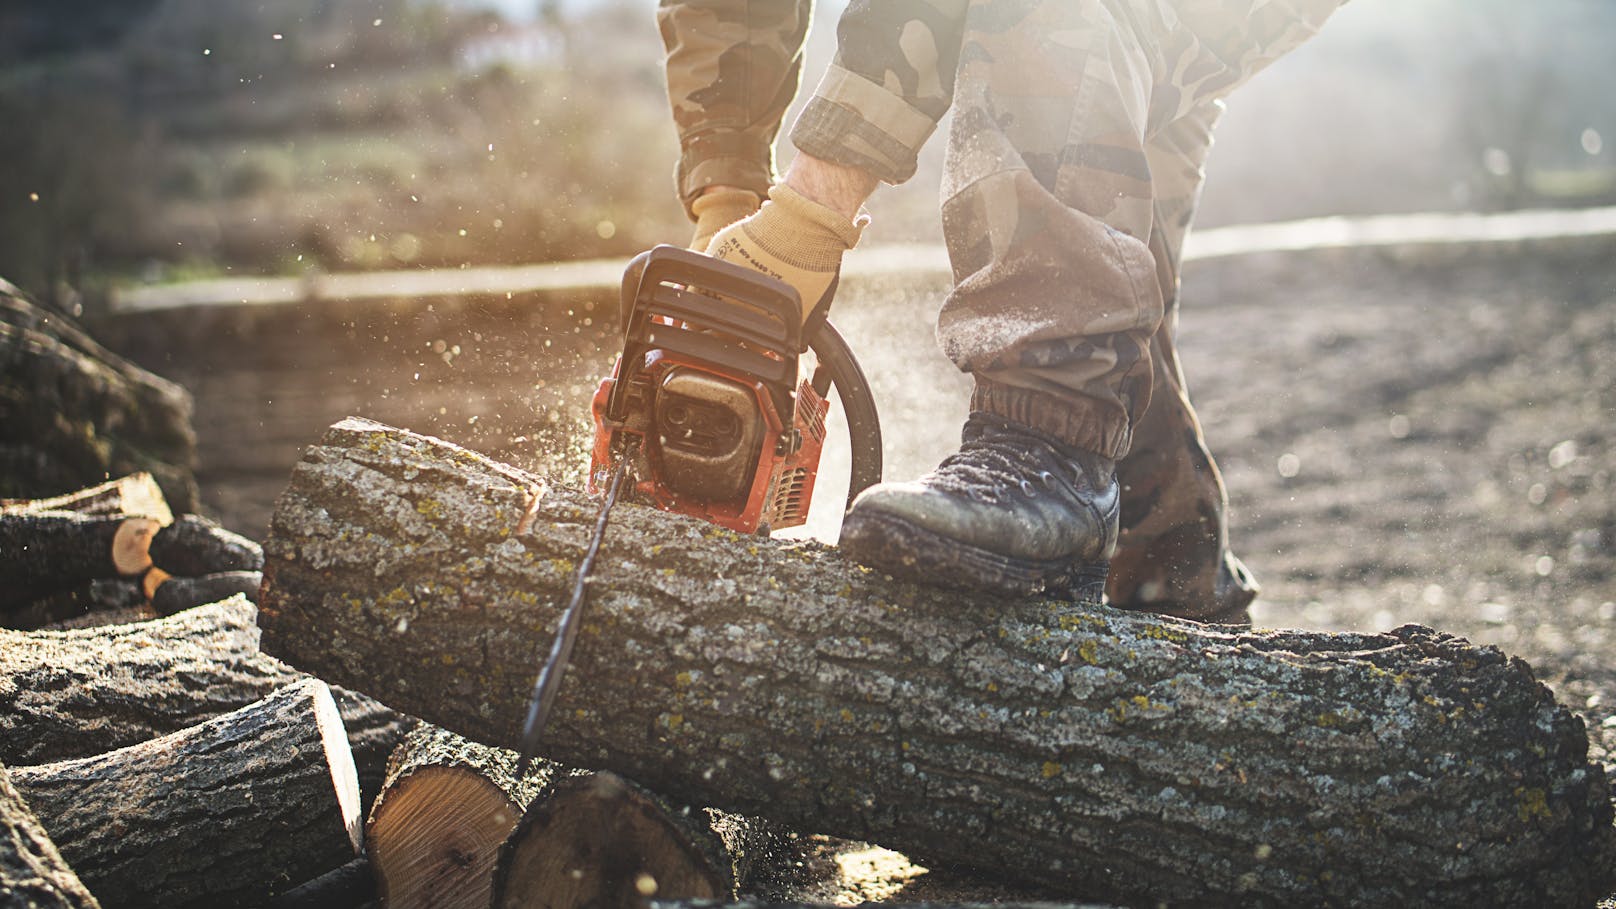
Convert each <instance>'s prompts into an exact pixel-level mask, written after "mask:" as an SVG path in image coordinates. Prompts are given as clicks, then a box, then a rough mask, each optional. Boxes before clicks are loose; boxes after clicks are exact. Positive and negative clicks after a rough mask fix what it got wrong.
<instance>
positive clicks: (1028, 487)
mask: <svg viewBox="0 0 1616 909" xmlns="http://www.w3.org/2000/svg"><path fill="white" fill-rule="evenodd" d="M1021 492H1022V494H1023V495H1025V496H1026V497H1027V498H1029V499H1031V498H1034V497H1035V493H1034V492H1033V488H1032V482H1031V481H1030V480H1028V479H1026V478H1025V477H1023V478H1022V480H1021Z"/></svg>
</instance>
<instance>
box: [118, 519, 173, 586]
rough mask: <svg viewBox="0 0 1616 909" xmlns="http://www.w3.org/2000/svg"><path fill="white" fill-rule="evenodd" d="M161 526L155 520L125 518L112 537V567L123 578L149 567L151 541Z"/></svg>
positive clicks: (150, 562) (150, 561)
mask: <svg viewBox="0 0 1616 909" xmlns="http://www.w3.org/2000/svg"><path fill="white" fill-rule="evenodd" d="M162 526H163V525H162V524H159V523H158V522H157V519H156V518H126V519H125V520H124V522H123V523H122V524H119V525H118V532H117V533H115V534H113V536H112V565H113V567H115V568H117V569H118V573H119V574H121V575H123V576H125V577H132V576H134V575H137V574H140V573H141V572H143V571H145V570H146V569H148V568H150V567H151V564H152V560H151V541H152V536H153V535H155V534H156V533H157V531H158V529H160V528H161V527H162Z"/></svg>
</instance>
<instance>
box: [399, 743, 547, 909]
mask: <svg viewBox="0 0 1616 909" xmlns="http://www.w3.org/2000/svg"><path fill="white" fill-rule="evenodd" d="M520 816H521V809H520V808H519V807H517V806H516V805H515V804H514V803H513V802H512V801H511V800H510V798H508V797H507V796H506V795H505V793H504V792H502V791H500V789H499V787H498V786H495V785H494V784H493V783H491V782H489V780H488V779H487V778H486V777H483V776H481V775H479V774H477V773H476V772H474V771H472V770H470V769H468V768H465V767H458V766H428V767H421V768H419V769H417V770H415V771H414V772H412V773H410V774H409V775H408V776H407V777H405V778H403V779H401V780H398V781H397V782H395V783H394V784H393V785H392V786H390V787H389V790H388V793H387V796H386V798H385V799H383V800H382V801H381V802H379V803H378V804H377V810H376V811H375V812H374V813H373V814H372V815H371V819H370V825H369V842H370V855H371V865H372V867H374V868H375V870H376V876H377V879H378V880H379V881H380V885H381V895H382V899H383V901H384V902H385V903H386V904H387V906H388V907H390V909H407V907H429V906H430V907H436V909H452V907H462V906H463V907H467V909H471V907H477V909H481V907H484V906H487V905H488V898H489V892H490V886H489V885H490V878H491V876H492V874H493V871H494V860H495V859H496V858H497V857H498V855H499V844H500V843H502V842H504V841H505V837H506V836H508V835H509V834H510V832H511V831H512V830H514V829H515V828H516V821H517V819H518V818H519V817H520Z"/></svg>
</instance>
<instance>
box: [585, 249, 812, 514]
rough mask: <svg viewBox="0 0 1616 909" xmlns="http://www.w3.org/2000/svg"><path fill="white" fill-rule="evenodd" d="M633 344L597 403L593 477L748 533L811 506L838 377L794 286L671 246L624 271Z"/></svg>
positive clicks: (626, 340) (627, 341)
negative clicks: (619, 478) (810, 343)
mask: <svg viewBox="0 0 1616 909" xmlns="http://www.w3.org/2000/svg"><path fill="white" fill-rule="evenodd" d="M623 325H624V335H623V350H622V353H621V354H620V355H619V356H618V358H617V361H616V363H615V364H614V365H613V366H612V372H611V375H609V376H607V377H606V378H605V379H603V380H602V381H601V383H600V387H599V389H598V390H597V391H596V392H595V397H594V399H593V401H592V403H591V408H590V409H591V412H592V416H593V418H594V423H595V440H594V445H593V447H592V450H591V453H590V462H589V489H590V491H591V492H595V493H599V492H601V491H602V486H603V484H604V483H605V482H606V477H607V475H608V474H609V473H610V471H611V469H612V468H613V467H615V466H616V465H617V464H618V462H619V461H621V460H623V459H624V458H625V457H626V458H629V459H630V463H629V464H628V468H629V469H630V470H631V471H632V472H633V473H634V486H633V491H634V494H635V495H636V497H638V498H640V499H641V500H643V501H648V502H650V503H651V504H653V505H655V506H656V507H658V508H661V509H664V510H666V511H673V512H678V513H680V514H688V515H691V516H693V517H698V518H701V519H702V520H705V521H709V522H711V523H714V524H718V525H720V526H723V527H728V528H730V529H731V530H737V531H741V532H743V533H751V532H753V531H757V530H760V529H761V530H764V531H765V532H767V531H770V530H779V529H782V528H786V527H795V526H797V525H800V524H802V523H804V522H805V521H806V520H807V518H808V503H809V501H810V499H811V498H812V496H813V490H814V480H815V477H816V476H817V474H818V471H819V456H820V452H821V450H822V449H823V446H824V442H825V415H826V413H827V412H828V410H829V407H830V405H829V402H828V401H827V400H826V397H825V395H826V393H827V392H828V389H829V385H830V382H829V380H828V379H826V378H825V377H824V376H822V375H820V374H819V372H818V371H817V367H818V362H817V359H816V357H815V355H814V353H813V352H812V351H811V350H809V349H808V347H807V345H806V344H804V343H803V330H802V322H801V307H800V301H799V299H798V297H797V292H796V291H795V290H793V289H791V288H790V287H789V286H788V285H786V284H783V283H781V282H779V281H776V280H774V279H772V278H769V277H767V276H765V275H763V274H761V273H759V272H756V271H754V270H751V269H747V268H741V267H739V266H736V265H734V264H732V263H727V262H720V261H718V260H715V259H712V258H709V257H707V256H704V255H701V254H698V253H694V252H691V251H689V250H684V249H679V248H676V247H670V246H659V247H657V248H656V249H654V250H651V251H650V252H648V253H645V254H642V255H641V256H639V257H638V258H637V259H636V260H635V261H634V262H633V263H631V264H630V266H629V269H628V271H627V272H625V274H624V278H623Z"/></svg>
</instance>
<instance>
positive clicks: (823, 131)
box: [791, 65, 937, 183]
mask: <svg viewBox="0 0 1616 909" xmlns="http://www.w3.org/2000/svg"><path fill="white" fill-rule="evenodd" d="M936 129H937V121H935V120H933V119H932V118H931V117H929V116H927V115H926V114H924V113H922V112H921V111H920V110H918V109H916V108H914V107H912V106H910V105H909V104H908V102H906V101H904V100H903V98H902V97H900V96H898V95H895V94H893V93H892V92H890V91H887V89H886V88H885V87H883V86H881V85H879V84H877V83H875V82H871V81H870V80H869V79H866V78H864V77H863V76H860V75H858V74H857V73H854V72H852V71H850V70H846V69H843V68H841V67H839V66H835V65H832V66H831V67H830V69H828V70H827V71H826V72H825V78H824V79H822V80H820V83H819V87H818V88H816V89H814V95H813V97H812V98H810V99H809V101H808V104H807V106H806V107H804V108H803V111H802V114H801V115H800V116H799V117H798V118H797V122H796V123H795V124H793V125H792V127H791V142H792V144H793V145H795V146H797V148H798V149H799V150H801V151H804V152H806V153H808V154H810V155H813V156H814V157H816V158H824V159H825V160H827V161H831V162H834V163H836V164H841V165H844V166H848V167H857V168H859V169H860V170H864V171H866V172H868V173H870V174H872V175H873V176H875V177H876V178H877V179H879V180H881V181H882V182H884V183H902V182H903V181H905V180H907V179H909V178H910V177H912V176H914V174H915V159H916V157H917V156H918V155H919V154H920V148H921V146H923V145H925V144H926V140H927V139H929V138H930V137H931V134H932V133H933V132H935V131H936Z"/></svg>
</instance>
